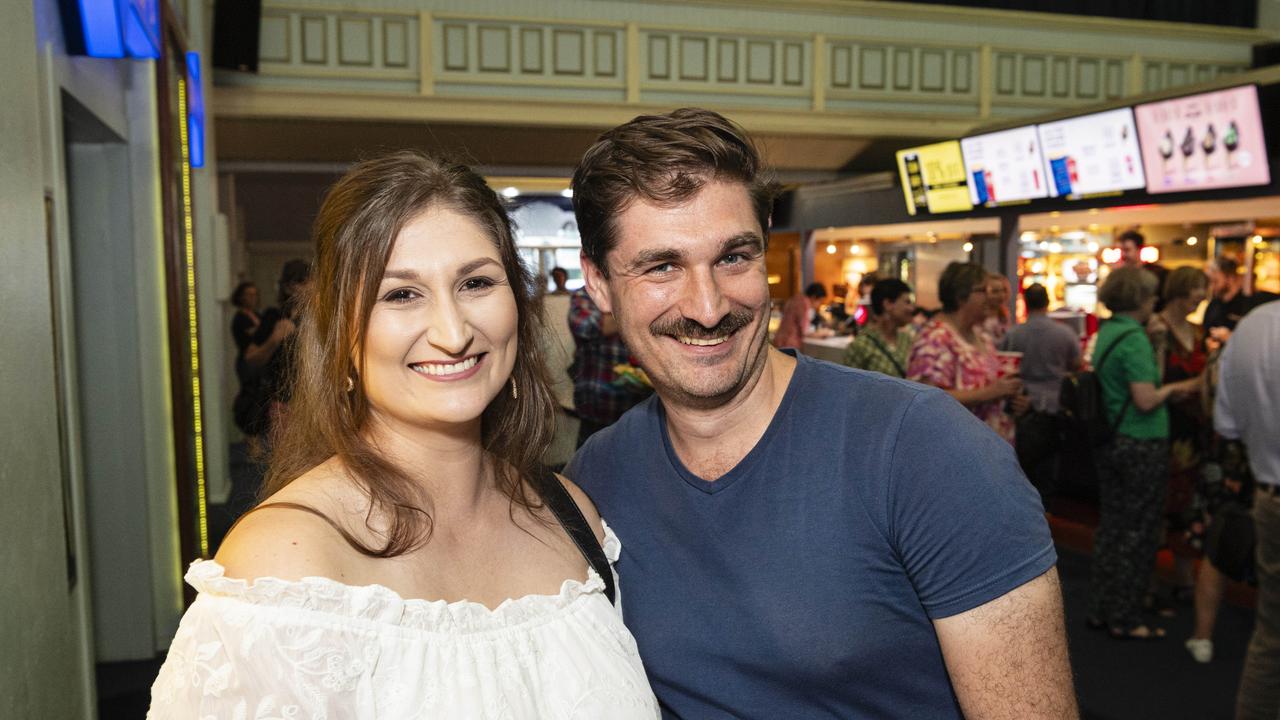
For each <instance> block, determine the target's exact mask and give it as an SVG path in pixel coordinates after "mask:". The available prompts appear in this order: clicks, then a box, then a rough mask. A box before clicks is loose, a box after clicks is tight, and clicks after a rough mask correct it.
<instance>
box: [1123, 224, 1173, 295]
mask: <svg viewBox="0 0 1280 720" xmlns="http://www.w3.org/2000/svg"><path fill="white" fill-rule="evenodd" d="M1117 242H1118V243H1119V245H1120V263H1119V266H1120V267H1134V268H1141V269H1143V270H1146V271H1148V272H1150V273H1151V274H1152V275H1155V277H1156V310H1159V309H1161V307H1162V302H1163V297H1164V296H1163V292H1164V280H1165V277H1166V276H1167V275H1168V274H1169V271H1168V270H1166V269H1165V267H1164V266H1163V265H1161V264H1160V263H1149V262H1144V261H1143V259H1142V249H1143V248H1145V247H1146V246H1147V238H1146V236H1145V235H1143V234H1142V233H1140V232H1138V231H1137V230H1126V231H1124V232H1122V233H1120V237H1119V238H1117Z"/></svg>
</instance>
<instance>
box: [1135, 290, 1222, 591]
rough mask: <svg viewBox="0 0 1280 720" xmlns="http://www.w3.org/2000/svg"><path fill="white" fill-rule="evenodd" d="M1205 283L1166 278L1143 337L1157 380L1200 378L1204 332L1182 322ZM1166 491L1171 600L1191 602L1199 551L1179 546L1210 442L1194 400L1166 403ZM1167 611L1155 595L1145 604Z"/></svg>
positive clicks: (1190, 517)
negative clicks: (1159, 304)
mask: <svg viewBox="0 0 1280 720" xmlns="http://www.w3.org/2000/svg"><path fill="white" fill-rule="evenodd" d="M1207 286H1208V280H1207V279H1206V278H1205V274H1204V273H1203V272H1201V271H1200V270H1197V269H1196V268H1192V267H1180V268H1177V269H1175V270H1173V271H1172V272H1170V273H1169V276H1168V277H1167V278H1166V279H1165V283H1164V291H1163V293H1164V294H1163V300H1164V303H1163V307H1162V308H1161V309H1160V312H1158V313H1155V314H1153V315H1152V316H1151V319H1150V320H1148V321H1147V335H1148V336H1149V337H1150V338H1151V343H1152V345H1153V346H1154V347H1155V352H1156V362H1157V364H1158V365H1159V368H1160V377H1161V382H1163V383H1164V384H1166V385H1168V384H1172V383H1176V382H1179V381H1181V380H1186V379H1187V378H1196V377H1201V376H1202V374H1203V373H1204V368H1205V362H1206V359H1207V355H1206V350H1205V334H1204V329H1203V328H1202V327H1201V326H1200V325H1196V324H1194V323H1192V322H1191V321H1190V320H1188V319H1187V316H1189V315H1190V314H1191V313H1192V312H1194V311H1195V309H1196V308H1198V307H1200V303H1201V302H1203V301H1204V299H1205V295H1206V288H1207ZM1168 412H1169V450H1170V456H1169V491H1168V497H1167V499H1166V500H1165V516H1166V518H1165V519H1166V530H1167V532H1166V533H1165V536H1166V537H1167V538H1168V539H1169V547H1170V549H1171V550H1172V551H1173V554H1174V560H1175V569H1176V574H1177V579H1176V581H1175V585H1174V588H1173V599H1174V600H1175V601H1178V602H1181V601H1187V600H1190V599H1191V596H1192V588H1193V585H1194V583H1195V560H1196V558H1197V557H1198V556H1199V554H1200V553H1199V552H1198V551H1197V550H1196V549H1195V548H1193V547H1192V546H1190V545H1189V544H1188V543H1186V542H1184V541H1183V539H1184V538H1186V537H1187V530H1188V529H1189V528H1190V525H1191V522H1192V520H1193V519H1194V514H1195V513H1193V510H1192V504H1193V501H1194V498H1195V493H1196V488H1197V487H1198V485H1199V484H1200V477H1201V470H1202V465H1203V462H1204V453H1205V450H1206V447H1207V445H1208V441H1209V437H1208V435H1209V425H1208V424H1207V422H1206V419H1207V418H1206V417H1205V415H1204V413H1203V412H1202V411H1201V403H1200V400H1199V398H1198V397H1187V398H1183V399H1181V400H1177V401H1171V402H1169V403H1168ZM1150 604H1153V605H1156V606H1158V609H1161V610H1164V611H1165V614H1166V615H1167V614H1170V613H1171V612H1172V607H1171V606H1165V607H1159V606H1164V603H1163V602H1162V601H1161V600H1159V598H1158V595H1157V596H1155V597H1154V598H1153V602H1152V603H1150Z"/></svg>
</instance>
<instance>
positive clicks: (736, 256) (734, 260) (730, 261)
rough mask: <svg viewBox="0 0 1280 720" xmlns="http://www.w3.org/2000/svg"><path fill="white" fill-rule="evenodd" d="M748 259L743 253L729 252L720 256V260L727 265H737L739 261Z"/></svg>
mask: <svg viewBox="0 0 1280 720" xmlns="http://www.w3.org/2000/svg"><path fill="white" fill-rule="evenodd" d="M746 259H747V257H746V256H745V255H743V254H742V253H729V254H728V255H725V256H724V257H722V258H720V262H721V263H723V264H725V265H737V264H738V263H741V262H746Z"/></svg>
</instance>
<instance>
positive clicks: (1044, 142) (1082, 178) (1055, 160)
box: [1037, 108, 1146, 197]
mask: <svg viewBox="0 0 1280 720" xmlns="http://www.w3.org/2000/svg"><path fill="white" fill-rule="evenodd" d="M1037 128H1038V129H1039V131H1040V148H1041V150H1042V151H1043V152H1044V159H1045V176H1046V177H1047V178H1049V183H1048V187H1049V194H1050V195H1051V196H1055V197H1057V196H1065V197H1079V196H1082V195H1095V194H1099V193H1112V192H1120V191H1123V190H1136V189H1139V188H1142V187H1145V186H1146V178H1145V177H1144V176H1143V174H1142V150H1141V149H1140V148H1139V147H1138V131H1137V128H1135V127H1134V123H1133V111H1132V110H1130V109H1129V108H1121V109H1119V110H1108V111H1107V112H1101V113H1095V114H1093V115H1083V116H1081V117H1074V118H1069V119H1067V120H1059V121H1057V122H1051V123H1044V124H1043V125H1038V126H1037Z"/></svg>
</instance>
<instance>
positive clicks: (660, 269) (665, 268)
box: [649, 263, 675, 274]
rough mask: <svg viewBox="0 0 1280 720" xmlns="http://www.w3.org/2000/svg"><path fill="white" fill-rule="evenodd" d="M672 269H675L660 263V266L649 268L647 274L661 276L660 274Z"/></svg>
mask: <svg viewBox="0 0 1280 720" xmlns="http://www.w3.org/2000/svg"><path fill="white" fill-rule="evenodd" d="M674 269H675V267H674V266H673V265H672V264H671V263H662V264H661V265H654V266H653V267H651V268H649V272H651V273H659V274H661V273H667V272H671V271H672V270H674Z"/></svg>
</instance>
